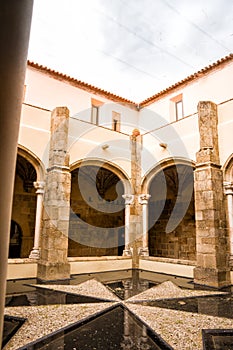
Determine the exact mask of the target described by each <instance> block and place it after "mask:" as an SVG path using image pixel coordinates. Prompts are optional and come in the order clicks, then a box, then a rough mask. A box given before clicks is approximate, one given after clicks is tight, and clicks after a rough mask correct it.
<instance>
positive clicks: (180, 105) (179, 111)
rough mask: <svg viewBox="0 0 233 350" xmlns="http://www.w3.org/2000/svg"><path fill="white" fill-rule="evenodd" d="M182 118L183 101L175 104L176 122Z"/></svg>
mask: <svg viewBox="0 0 233 350" xmlns="http://www.w3.org/2000/svg"><path fill="white" fill-rule="evenodd" d="M182 118H183V101H182V100H181V101H178V102H176V120H179V119H182Z"/></svg>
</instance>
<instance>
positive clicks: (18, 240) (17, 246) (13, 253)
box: [8, 220, 22, 259]
mask: <svg viewBox="0 0 233 350" xmlns="http://www.w3.org/2000/svg"><path fill="white" fill-rule="evenodd" d="M21 244H22V229H21V227H20V225H19V224H18V223H17V222H15V221H14V220H11V231H10V245H9V255H8V257H9V258H10V259H14V258H20V252H21Z"/></svg>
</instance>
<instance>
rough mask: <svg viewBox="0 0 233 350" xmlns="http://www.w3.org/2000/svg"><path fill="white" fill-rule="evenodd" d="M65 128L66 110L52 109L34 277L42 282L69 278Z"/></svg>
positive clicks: (67, 171) (67, 177)
mask: <svg viewBox="0 0 233 350" xmlns="http://www.w3.org/2000/svg"><path fill="white" fill-rule="evenodd" d="M68 127H69V110H68V108H66V107H57V108H55V109H54V111H53V112H52V116H51V128H50V130H51V137H50V150H49V168H48V169H47V177H46V186H45V194H44V211H43V225H42V226H43V227H42V235H41V258H40V261H39V263H38V276H37V277H38V278H39V279H41V280H58V279H67V278H69V277H70V266H69V263H68V261H67V251H68V230H69V215H70V190H71V175H70V172H69V155H68V153H67V144H68Z"/></svg>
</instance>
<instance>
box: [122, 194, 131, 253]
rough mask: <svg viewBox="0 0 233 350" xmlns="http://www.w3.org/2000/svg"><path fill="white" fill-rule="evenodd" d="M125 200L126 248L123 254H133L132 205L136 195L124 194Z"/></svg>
mask: <svg viewBox="0 0 233 350" xmlns="http://www.w3.org/2000/svg"><path fill="white" fill-rule="evenodd" d="M122 197H123V198H124V200H125V249H124V251H123V255H127V256H128V255H131V254H132V253H131V250H130V205H131V204H132V203H133V201H134V196H133V195H130V194H124V195H123V196H122Z"/></svg>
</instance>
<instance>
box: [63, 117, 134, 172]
mask: <svg viewBox="0 0 233 350" xmlns="http://www.w3.org/2000/svg"><path fill="white" fill-rule="evenodd" d="M103 145H108V146H109V147H108V148H107V149H103V148H102V146H103ZM69 153H70V164H71V165H72V164H75V163H76V162H77V161H79V160H80V159H81V160H87V159H97V160H100V161H103V162H105V161H109V162H111V163H112V164H115V165H117V166H118V167H119V168H120V169H122V170H123V173H125V174H126V175H127V176H128V177H130V173H131V151H130V142H129V136H128V135H125V134H122V133H118V132H114V131H112V130H109V129H107V128H103V127H97V126H95V125H92V124H89V123H84V122H81V121H79V120H75V119H71V120H70V131H69Z"/></svg>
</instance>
